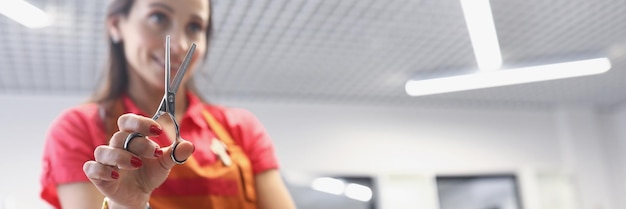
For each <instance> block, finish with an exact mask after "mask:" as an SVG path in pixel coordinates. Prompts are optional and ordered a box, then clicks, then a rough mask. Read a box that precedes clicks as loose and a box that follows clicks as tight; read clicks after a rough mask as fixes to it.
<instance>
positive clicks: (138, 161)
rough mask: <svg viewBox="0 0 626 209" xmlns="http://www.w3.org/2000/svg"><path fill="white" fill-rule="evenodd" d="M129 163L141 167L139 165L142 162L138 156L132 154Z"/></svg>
mask: <svg viewBox="0 0 626 209" xmlns="http://www.w3.org/2000/svg"><path fill="white" fill-rule="evenodd" d="M130 164H131V165H132V166H133V167H135V168H139V167H141V165H142V164H143V163H142V162H141V159H139V158H138V157H135V156H133V157H132V158H131V159H130Z"/></svg>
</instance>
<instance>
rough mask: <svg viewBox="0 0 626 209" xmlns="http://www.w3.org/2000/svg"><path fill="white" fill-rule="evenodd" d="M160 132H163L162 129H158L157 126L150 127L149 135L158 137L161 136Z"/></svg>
mask: <svg viewBox="0 0 626 209" xmlns="http://www.w3.org/2000/svg"><path fill="white" fill-rule="evenodd" d="M162 132H163V129H161V128H159V127H158V126H157V125H151V126H150V133H152V134H154V135H157V136H158V135H161V133H162Z"/></svg>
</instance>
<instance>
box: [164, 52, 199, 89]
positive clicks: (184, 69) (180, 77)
mask: <svg viewBox="0 0 626 209" xmlns="http://www.w3.org/2000/svg"><path fill="white" fill-rule="evenodd" d="M194 51H196V43H192V44H191V48H189V51H187V55H185V59H183V63H182V64H181V65H180V67H179V68H178V71H177V72H176V76H175V77H174V80H173V81H172V85H171V88H170V90H171V92H174V93H175V92H176V91H178V87H179V86H180V82H181V81H182V80H183V76H184V75H185V72H187V67H189V62H191V56H192V55H193V52H194Z"/></svg>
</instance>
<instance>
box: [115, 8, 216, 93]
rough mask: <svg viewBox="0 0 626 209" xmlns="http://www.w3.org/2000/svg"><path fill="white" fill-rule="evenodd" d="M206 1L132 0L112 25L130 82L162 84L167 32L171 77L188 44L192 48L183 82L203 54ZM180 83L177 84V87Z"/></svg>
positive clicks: (156, 85)
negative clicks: (126, 62)
mask: <svg viewBox="0 0 626 209" xmlns="http://www.w3.org/2000/svg"><path fill="white" fill-rule="evenodd" d="M209 7H210V5H209V1H208V0H184V1H180V0H136V1H135V2H134V4H133V6H132V8H131V9H130V12H129V14H128V16H127V17H119V19H118V21H117V24H114V26H113V27H115V28H117V32H119V38H120V41H121V42H122V43H123V44H124V52H125V54H126V60H127V61H128V65H129V67H130V68H129V70H130V71H132V72H129V73H131V74H133V75H131V80H130V82H136V79H141V80H142V81H143V82H141V83H144V84H148V85H150V86H152V87H155V88H163V87H164V79H165V78H164V77H165V37H166V35H170V39H171V43H170V60H171V75H170V76H171V77H172V78H173V77H174V75H176V72H177V70H178V67H179V66H180V65H181V63H182V61H183V58H184V57H185V54H186V53H187V50H188V49H189V48H190V46H191V43H196V45H197V46H196V50H195V53H194V54H193V57H192V59H191V62H190V65H189V68H188V70H187V72H186V73H185V78H184V79H183V82H186V81H187V80H188V78H189V76H190V75H192V74H193V69H195V66H196V64H197V62H198V59H199V58H200V57H204V54H205V53H206V42H207V41H208V40H206V32H207V27H209ZM182 85H184V84H181V86H182Z"/></svg>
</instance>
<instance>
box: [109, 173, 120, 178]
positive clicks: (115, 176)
mask: <svg viewBox="0 0 626 209" xmlns="http://www.w3.org/2000/svg"><path fill="white" fill-rule="evenodd" d="M111 178H113V179H118V178H120V174H119V173H118V172H117V171H111Z"/></svg>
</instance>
